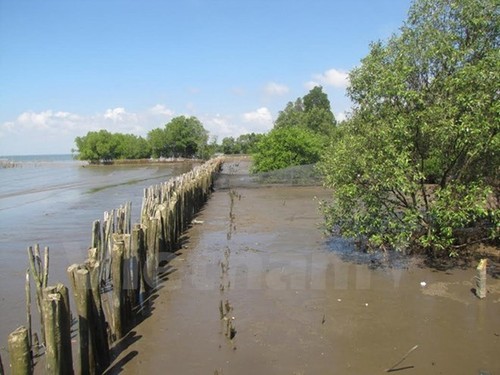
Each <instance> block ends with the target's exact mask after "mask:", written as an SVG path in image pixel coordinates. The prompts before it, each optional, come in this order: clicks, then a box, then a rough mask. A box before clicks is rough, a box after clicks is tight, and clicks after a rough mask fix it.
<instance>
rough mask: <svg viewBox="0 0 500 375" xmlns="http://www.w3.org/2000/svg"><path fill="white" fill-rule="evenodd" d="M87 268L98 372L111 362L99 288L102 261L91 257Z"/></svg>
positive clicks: (92, 332)
mask: <svg viewBox="0 0 500 375" xmlns="http://www.w3.org/2000/svg"><path fill="white" fill-rule="evenodd" d="M86 267H87V270H88V271H89V276H90V292H91V295H92V298H91V300H90V305H91V306H90V312H89V314H90V321H89V330H90V336H91V341H92V343H93V348H95V353H94V362H95V364H96V373H101V372H103V371H104V370H105V369H106V368H107V367H108V366H109V364H110V357H109V354H110V353H109V343H108V335H107V331H108V330H107V323H106V317H105V316H104V310H103V308H102V302H101V292H100V288H99V268H100V263H99V261H96V260H91V259H89V260H88V261H87V262H86Z"/></svg>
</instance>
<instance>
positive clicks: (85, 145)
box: [75, 130, 150, 163]
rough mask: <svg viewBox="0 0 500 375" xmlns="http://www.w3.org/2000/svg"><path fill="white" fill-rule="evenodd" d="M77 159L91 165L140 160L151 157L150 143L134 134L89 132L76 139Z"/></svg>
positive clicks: (104, 131)
mask: <svg viewBox="0 0 500 375" xmlns="http://www.w3.org/2000/svg"><path fill="white" fill-rule="evenodd" d="M75 143H76V146H77V152H78V155H77V158H78V159H79V160H88V161H90V162H91V163H99V162H109V161H111V160H113V159H140V158H147V157H149V154H150V150H149V145H148V142H147V141H146V140H145V139H144V138H142V137H137V136H135V135H132V134H120V133H114V134H113V133H110V132H108V131H107V130H100V131H97V132H88V133H87V135H86V136H83V137H76V139H75Z"/></svg>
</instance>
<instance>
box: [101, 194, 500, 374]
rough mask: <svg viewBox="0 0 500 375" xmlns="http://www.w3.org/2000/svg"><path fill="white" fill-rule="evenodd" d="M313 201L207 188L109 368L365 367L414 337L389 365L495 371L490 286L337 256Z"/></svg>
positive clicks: (385, 359) (379, 367) (387, 358)
mask: <svg viewBox="0 0 500 375" xmlns="http://www.w3.org/2000/svg"><path fill="white" fill-rule="evenodd" d="M315 196H316V197H327V196H328V192H326V191H324V190H323V189H321V188H318V187H263V188H243V187H236V188H234V189H221V190H218V191H216V192H215V193H214V194H213V196H212V198H211V199H210V201H209V203H208V205H207V206H206V208H205V209H204V210H203V211H202V213H201V214H200V215H199V216H198V217H197V224H195V225H194V226H193V227H192V228H191V229H190V230H189V232H188V233H187V235H186V238H185V243H184V246H183V249H182V250H181V251H179V252H178V253H177V254H176V255H177V256H176V258H175V259H173V260H172V261H171V262H170V263H169V264H168V266H166V268H165V275H164V277H163V278H164V282H163V283H162V284H161V289H160V290H159V291H158V293H157V294H156V296H155V298H154V300H153V301H152V316H150V317H148V318H146V319H145V320H144V321H143V322H142V323H141V324H139V325H138V326H137V327H136V328H135V329H134V330H133V331H132V332H130V334H129V335H128V336H127V339H126V340H125V341H124V342H123V345H122V349H123V350H122V352H121V354H120V356H119V357H118V358H117V359H116V360H115V362H114V366H113V367H112V368H111V369H110V371H109V373H124V374H135V373H139V372H141V373H158V372H160V371H161V372H162V373H167V374H213V373H214V372H215V371H218V373H219V374H256V373H258V374H326V373H336V374H375V373H384V371H385V370H386V369H388V368H390V367H391V366H392V365H394V364H395V363H397V362H398V361H399V360H400V359H401V358H402V357H403V356H404V355H405V354H406V353H407V352H408V351H409V350H410V349H411V348H412V347H414V346H415V345H418V348H417V349H416V350H414V351H413V352H412V353H411V354H409V355H408V358H406V359H405V360H404V361H403V362H402V363H401V364H400V365H398V366H397V367H396V368H397V369H400V373H407V374H439V373H443V374H479V373H480V371H483V372H484V373H489V374H494V373H499V372H500V357H499V356H498V353H499V350H500V283H499V281H498V280H495V279H491V278H489V279H488V282H489V294H488V297H487V299H486V300H482V301H480V300H478V299H477V298H476V297H475V296H474V294H473V293H472V292H471V289H472V288H473V287H474V280H473V279H474V271H473V270H461V269H456V270H451V271H447V272H438V271H434V270H430V269H427V268H421V267H420V266H419V265H418V264H414V263H412V262H406V263H405V264H403V265H401V266H398V267H393V268H388V267H378V268H375V269H373V267H370V266H369V264H356V263H352V262H345V261H343V260H342V259H341V258H340V257H339V256H338V255H336V254H335V252H332V249H331V247H332V246H342V244H333V245H332V243H331V241H328V239H327V238H325V237H323V235H322V231H321V230H320V229H319V224H320V223H321V217H320V215H319V213H318V211H317V202H316V200H315V199H314V197H315ZM221 263H222V266H221ZM423 281H425V283H426V286H425V287H422V286H421V282H423ZM221 300H222V301H224V302H225V301H226V300H227V301H228V302H229V304H230V305H231V307H232V310H231V312H230V314H229V315H230V318H231V320H232V322H233V326H234V329H235V331H236V335H235V337H234V339H233V340H232V341H230V340H228V339H227V338H226V336H225V335H224V331H225V328H224V327H223V324H221V319H220V311H219V306H220V302H221ZM233 317H234V319H232V318H233Z"/></svg>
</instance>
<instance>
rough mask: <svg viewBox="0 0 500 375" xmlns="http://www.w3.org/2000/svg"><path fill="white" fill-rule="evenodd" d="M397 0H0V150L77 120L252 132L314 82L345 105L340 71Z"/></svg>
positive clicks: (84, 128) (394, 17) (43, 150)
mask: <svg viewBox="0 0 500 375" xmlns="http://www.w3.org/2000/svg"><path fill="white" fill-rule="evenodd" d="M409 7H410V0H246V1H240V0H0V155H16V154H21V155H22V154H50V153H70V152H71V149H72V148H74V147H75V145H74V142H73V141H74V138H75V137H76V136H81V135H85V134H86V133H87V132H88V131H91V130H98V129H107V130H109V131H111V132H121V133H133V134H136V135H142V136H145V135H146V134H147V133H148V131H150V130H151V129H154V128H158V127H161V126H163V125H164V124H166V123H167V122H168V121H169V120H170V119H171V118H172V117H175V116H179V115H188V116H191V115H193V116H196V117H198V118H199V119H200V120H201V121H202V122H203V124H204V126H205V128H206V129H207V130H209V132H210V134H211V136H214V137H217V138H218V139H219V141H220V140H222V138H224V137H226V136H238V135H240V134H243V133H248V132H266V131H268V130H269V129H271V128H272V126H273V121H274V120H275V119H276V116H277V114H278V112H279V111H280V110H281V109H283V108H284V107H285V105H286V103H287V102H289V101H293V100H295V99H296V98H297V97H300V96H303V95H305V94H306V93H307V92H308V91H309V89H311V88H312V87H314V86H315V85H322V86H323V88H324V90H325V91H326V92H327V93H328V96H329V98H330V101H331V103H332V108H333V112H334V114H335V116H336V118H337V119H342V118H343V116H345V114H346V113H347V112H348V111H349V108H350V103H349V100H348V99H347V98H346V97H345V88H346V86H347V85H348V79H347V73H348V72H349V70H351V69H352V68H353V67H355V66H357V65H358V64H359V62H360V60H361V59H362V58H363V57H364V56H365V55H366V54H367V53H368V49H369V43H370V42H373V41H376V40H378V39H386V38H388V37H389V36H390V35H391V34H392V33H393V32H397V30H398V28H399V27H400V26H401V25H402V23H403V21H404V19H405V18H406V14H407V12H408V9H409Z"/></svg>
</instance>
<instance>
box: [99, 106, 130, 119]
mask: <svg viewBox="0 0 500 375" xmlns="http://www.w3.org/2000/svg"><path fill="white" fill-rule="evenodd" d="M126 116H127V112H126V111H125V108H123V107H117V108H110V109H107V110H106V112H104V118H105V119H107V120H113V121H123V119H124V118H125V117H126Z"/></svg>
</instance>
